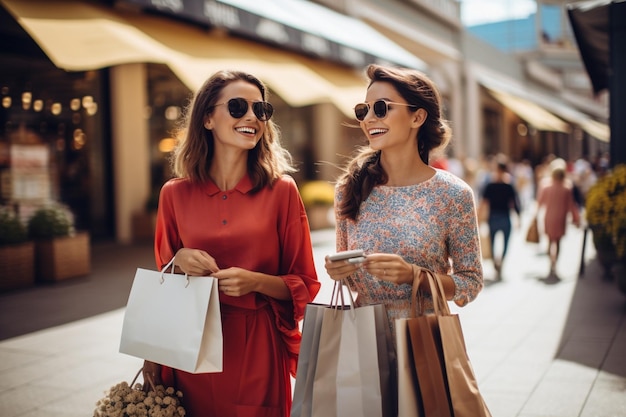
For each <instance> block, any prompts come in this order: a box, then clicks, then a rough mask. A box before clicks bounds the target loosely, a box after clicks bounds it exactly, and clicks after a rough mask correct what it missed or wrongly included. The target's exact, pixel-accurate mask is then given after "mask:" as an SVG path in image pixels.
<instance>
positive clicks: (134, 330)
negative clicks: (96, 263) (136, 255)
mask: <svg viewBox="0 0 626 417" xmlns="http://www.w3.org/2000/svg"><path fill="white" fill-rule="evenodd" d="M172 262H173V260H172ZM172 262H170V264H168V265H167V266H166V267H165V268H164V269H163V271H161V272H158V271H151V270H147V269H142V268H138V269H137V272H136V273H135V279H134V281H133V285H132V287H131V290H130V295H129V297H128V304H127V305H126V312H125V314H124V323H123V327H122V337H121V341H120V352H121V353H126V354H128V355H132V356H136V357H138V358H142V359H147V360H149V361H152V362H156V363H159V364H162V365H166V366H169V367H172V368H175V369H180V370H182V371H186V372H191V373H208V372H221V371H222V349H223V346H222V345H223V341H222V323H221V317H220V303H219V294H218V289H217V279H216V278H212V277H189V276H186V275H180V274H174V273H167V272H165V271H166V270H167V268H168V267H169V265H171V264H172Z"/></svg>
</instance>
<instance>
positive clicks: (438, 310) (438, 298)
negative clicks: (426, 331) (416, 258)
mask: <svg viewBox="0 0 626 417" xmlns="http://www.w3.org/2000/svg"><path fill="white" fill-rule="evenodd" d="M412 268H413V286H412V288H411V308H410V311H411V314H412V317H417V316H418V315H419V316H421V315H423V314H424V310H423V305H422V304H421V303H420V299H421V291H420V290H419V288H418V286H419V282H420V280H419V277H420V274H422V273H423V274H425V275H426V280H427V282H428V288H429V289H430V294H431V295H432V299H433V307H434V309H435V314H436V315H438V316H441V315H450V307H449V306H448V301H447V300H446V295H445V294H446V293H445V291H444V289H443V284H442V283H441V280H439V279H437V275H436V274H435V273H434V272H433V271H431V270H430V269H427V268H422V267H421V266H417V265H412Z"/></svg>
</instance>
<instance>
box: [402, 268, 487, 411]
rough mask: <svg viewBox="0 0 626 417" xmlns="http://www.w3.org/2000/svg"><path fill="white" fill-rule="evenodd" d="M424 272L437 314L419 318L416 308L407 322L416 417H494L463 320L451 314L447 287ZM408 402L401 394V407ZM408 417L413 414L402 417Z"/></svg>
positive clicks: (415, 291)
mask: <svg viewBox="0 0 626 417" xmlns="http://www.w3.org/2000/svg"><path fill="white" fill-rule="evenodd" d="M420 271H422V272H421V273H424V274H425V278H426V279H427V280H428V285H429V287H430V290H431V294H432V296H433V306H434V310H435V313H434V314H423V313H422V312H420V314H416V309H415V308H414V307H413V308H412V314H413V316H414V317H412V318H409V319H406V326H407V327H408V330H409V336H410V337H409V338H408V341H407V343H408V344H409V345H410V349H412V352H413V361H414V366H415V368H414V369H415V376H416V378H417V385H418V391H419V396H418V399H417V400H416V401H415V402H416V403H417V404H418V408H419V410H418V414H416V415H421V416H431V415H432V416H443V417H446V416H450V417H491V414H490V412H489V409H488V408H487V405H486V404H485V401H484V399H483V397H482V396H481V394H480V392H479V390H478V384H477V382H476V378H475V376H474V372H473V369H472V366H471V364H470V361H469V357H468V356H467V351H466V348H465V342H464V339H463V332H462V330H461V324H460V321H459V318H458V316H457V315H456V314H454V315H453V314H450V309H449V307H448V304H447V302H446V299H445V295H444V294H445V293H444V291H443V286H442V284H441V282H440V281H439V280H438V279H437V278H436V277H435V275H434V274H433V273H432V271H428V270H425V269H420ZM418 273H420V272H418ZM417 282H418V279H415V280H414V286H413V295H412V298H411V300H412V302H413V301H414V300H416V299H417V298H416V297H417V288H416V283H417ZM414 304H415V303H414ZM398 349H399V350H400V348H398ZM405 395H406V393H405ZM405 400H406V398H404V396H403V393H402V392H399V403H402V402H403V401H405ZM405 415H406V416H409V415H410V414H398V416H399V417H404V416H405Z"/></svg>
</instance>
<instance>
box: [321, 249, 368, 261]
mask: <svg viewBox="0 0 626 417" xmlns="http://www.w3.org/2000/svg"><path fill="white" fill-rule="evenodd" d="M356 258H359V259H358V260H356ZM328 259H329V260H330V261H332V262H335V261H344V260H346V259H347V260H349V261H350V262H356V263H358V262H363V261H364V260H365V253H364V252H363V250H362V249H355V250H346V251H343V252H337V253H335V254H333V255H330V256H329V257H328ZM351 259H355V260H354V261H352V260H351Z"/></svg>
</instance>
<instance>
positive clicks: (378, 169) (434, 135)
mask: <svg viewBox="0 0 626 417" xmlns="http://www.w3.org/2000/svg"><path fill="white" fill-rule="evenodd" d="M366 74H367V77H368V78H369V80H370V81H369V85H368V88H369V87H370V86H371V85H372V84H373V83H375V82H387V83H390V84H391V85H392V86H393V87H394V88H395V89H396V91H397V92H398V93H399V94H400V95H401V96H402V97H403V98H404V99H405V100H406V102H407V103H408V104H411V105H413V106H414V107H413V106H412V107H406V109H407V111H416V110H417V109H420V108H421V109H424V110H426V113H427V116H426V120H425V121H424V124H423V125H422V126H421V127H420V128H419V130H418V132H417V136H416V138H415V145H416V147H417V150H418V152H419V155H420V158H421V159H422V161H424V163H425V164H428V160H429V155H430V153H431V151H432V150H434V149H439V148H441V149H442V148H444V147H445V146H446V145H447V144H448V142H449V141H450V137H451V136H452V131H451V129H450V126H449V125H448V121H447V120H445V119H444V118H443V115H442V109H441V96H440V94H439V90H438V89H437V87H436V86H435V84H434V83H433V81H432V80H431V79H430V78H428V77H427V76H426V75H425V74H423V73H422V72H420V71H417V70H413V69H408V68H396V67H389V66H382V65H376V64H372V65H369V66H368V67H367V70H366ZM387 180H388V178H387V173H386V172H385V170H384V169H383V167H382V166H381V165H380V151H376V150H373V149H371V148H370V147H369V146H363V147H361V148H360V149H359V150H358V151H357V154H356V156H355V157H354V158H353V159H352V160H351V161H350V162H349V163H348V165H347V166H346V169H345V170H344V173H343V174H342V175H341V177H340V178H339V180H338V188H339V191H340V192H341V194H342V195H343V198H342V200H341V202H340V204H339V206H338V213H339V216H340V217H342V218H349V219H352V220H356V218H357V216H358V214H359V207H360V206H361V203H362V202H363V201H364V200H366V199H367V197H368V196H369V195H370V193H371V192H372V189H373V188H374V187H375V186H376V185H379V184H385V183H386V182H387Z"/></svg>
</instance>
